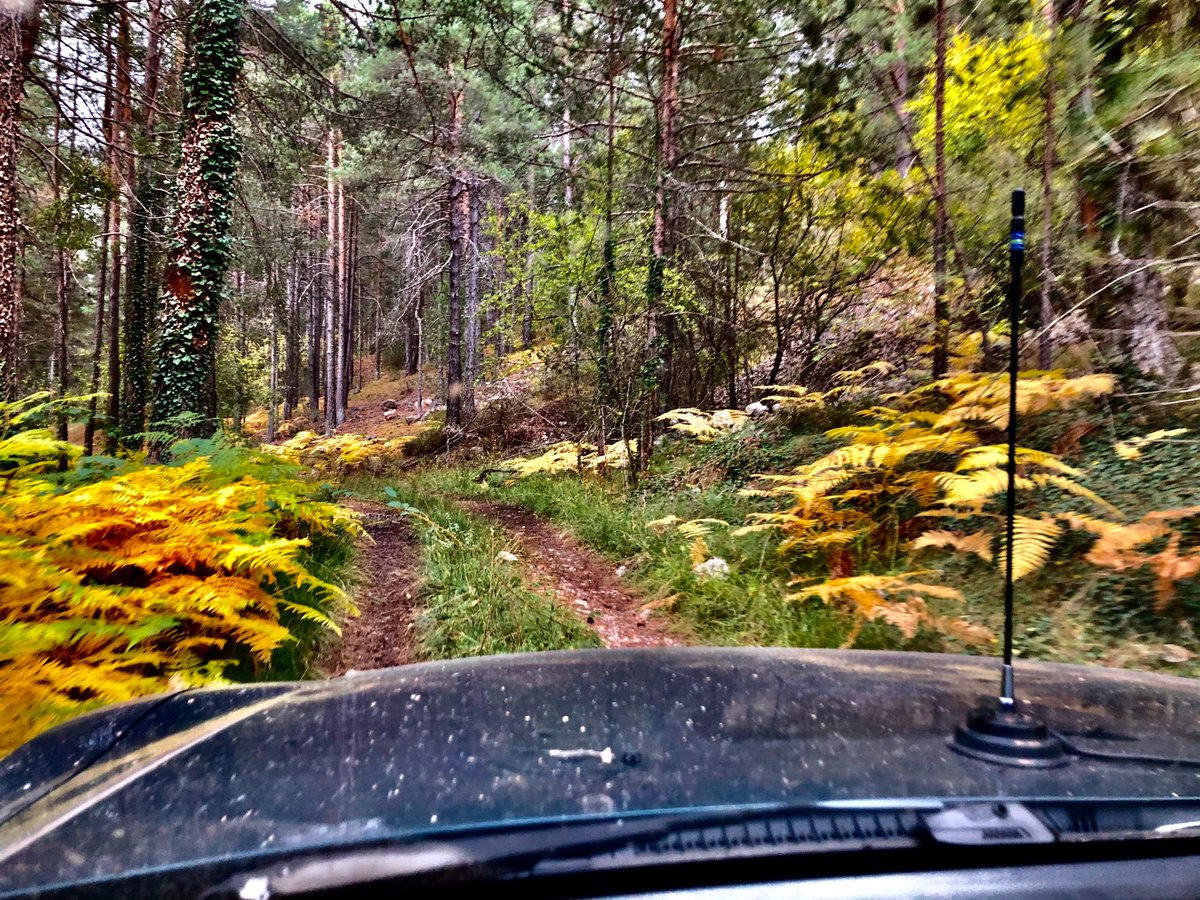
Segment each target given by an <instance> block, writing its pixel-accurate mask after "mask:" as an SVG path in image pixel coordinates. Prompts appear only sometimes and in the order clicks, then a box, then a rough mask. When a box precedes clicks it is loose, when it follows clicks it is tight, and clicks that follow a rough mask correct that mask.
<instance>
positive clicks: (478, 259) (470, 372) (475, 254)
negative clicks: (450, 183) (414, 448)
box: [463, 179, 483, 418]
mask: <svg viewBox="0 0 1200 900" xmlns="http://www.w3.org/2000/svg"><path fill="white" fill-rule="evenodd" d="M470 192H471V199H470V201H469V202H470V221H471V224H470V239H469V241H468V243H469V244H470V251H471V276H470V280H469V281H468V282H467V305H466V311H465V312H466V325H467V346H466V365H465V368H466V372H465V375H464V380H463V412H464V413H465V414H466V416H467V417H468V418H470V417H472V416H474V415H475V382H476V381H477V380H478V378H479V268H480V266H481V264H482V262H483V253H482V248H481V247H480V244H479V240H480V237H479V230H480V229H479V221H480V218H481V216H482V214H483V213H482V208H483V190H482V185H481V183H480V181H479V180H478V179H475V180H473V181H472V182H471V185H470Z"/></svg>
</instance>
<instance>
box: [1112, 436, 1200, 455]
mask: <svg viewBox="0 0 1200 900" xmlns="http://www.w3.org/2000/svg"><path fill="white" fill-rule="evenodd" d="M1187 433H1188V429H1186V428H1164V429H1159V430H1158V431H1151V432H1150V433H1149V434H1144V435H1142V436H1141V437H1136V438H1130V439H1129V440H1125V441H1117V442H1116V443H1115V444H1113V452H1114V453H1116V454H1117V456H1119V457H1121V459H1124V460H1135V459H1139V458H1141V455H1142V450H1143V449H1145V448H1146V447H1148V446H1149V445H1150V444H1153V443H1156V442H1158V441H1165V440H1169V439H1171V438H1173V437H1179V436H1180V435H1183V434H1187Z"/></svg>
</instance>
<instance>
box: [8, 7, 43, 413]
mask: <svg viewBox="0 0 1200 900" xmlns="http://www.w3.org/2000/svg"><path fill="white" fill-rule="evenodd" d="M41 13H42V6H41V2H40V0H24V2H11V3H4V4H0V394H3V396H4V398H6V399H10V400H11V399H15V398H16V395H17V391H18V377H17V357H18V354H19V352H20V343H21V276H20V272H19V264H18V259H19V256H20V253H19V249H20V242H21V219H20V213H19V211H18V208H17V150H18V145H19V144H20V138H21V135H20V127H21V103H22V101H23V100H24V99H25V79H26V78H27V77H28V76H29V63H30V60H32V59H33V48H34V44H35V42H36V41H37V33H38V26H39V24H40V22H41Z"/></svg>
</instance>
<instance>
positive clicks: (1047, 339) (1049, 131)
mask: <svg viewBox="0 0 1200 900" xmlns="http://www.w3.org/2000/svg"><path fill="white" fill-rule="evenodd" d="M1054 3H1055V0H1044V3H1043V10H1044V12H1045V16H1046V29H1047V34H1046V98H1045V99H1046V106H1045V113H1046V114H1045V117H1044V120H1043V127H1042V296H1041V310H1040V312H1041V329H1040V330H1039V331H1038V368H1040V369H1049V368H1050V367H1051V365H1052V364H1053V362H1054V343H1053V339H1052V338H1051V333H1050V326H1051V323H1053V321H1054V306H1053V304H1052V303H1051V299H1052V296H1053V290H1054V248H1053V237H1054V185H1053V178H1054V143H1055V141H1054V90H1055V88H1054V40H1055V36H1056V31H1057V22H1056V14H1055V9H1054Z"/></svg>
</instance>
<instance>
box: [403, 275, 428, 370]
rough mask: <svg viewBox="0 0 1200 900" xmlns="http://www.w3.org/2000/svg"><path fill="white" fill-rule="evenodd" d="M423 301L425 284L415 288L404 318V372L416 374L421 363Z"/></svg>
mask: <svg viewBox="0 0 1200 900" xmlns="http://www.w3.org/2000/svg"><path fill="white" fill-rule="evenodd" d="M424 302H425V286H424V285H421V286H420V287H418V288H417V292H416V296H415V297H413V298H412V301H411V303H410V304H409V306H408V309H407V310H406V311H405V314H404V318H405V322H404V332H405V333H404V374H405V375H416V374H417V369H418V368H419V367H420V365H421V329H420V325H419V320H420V317H421V306H422V305H423V304H424Z"/></svg>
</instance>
